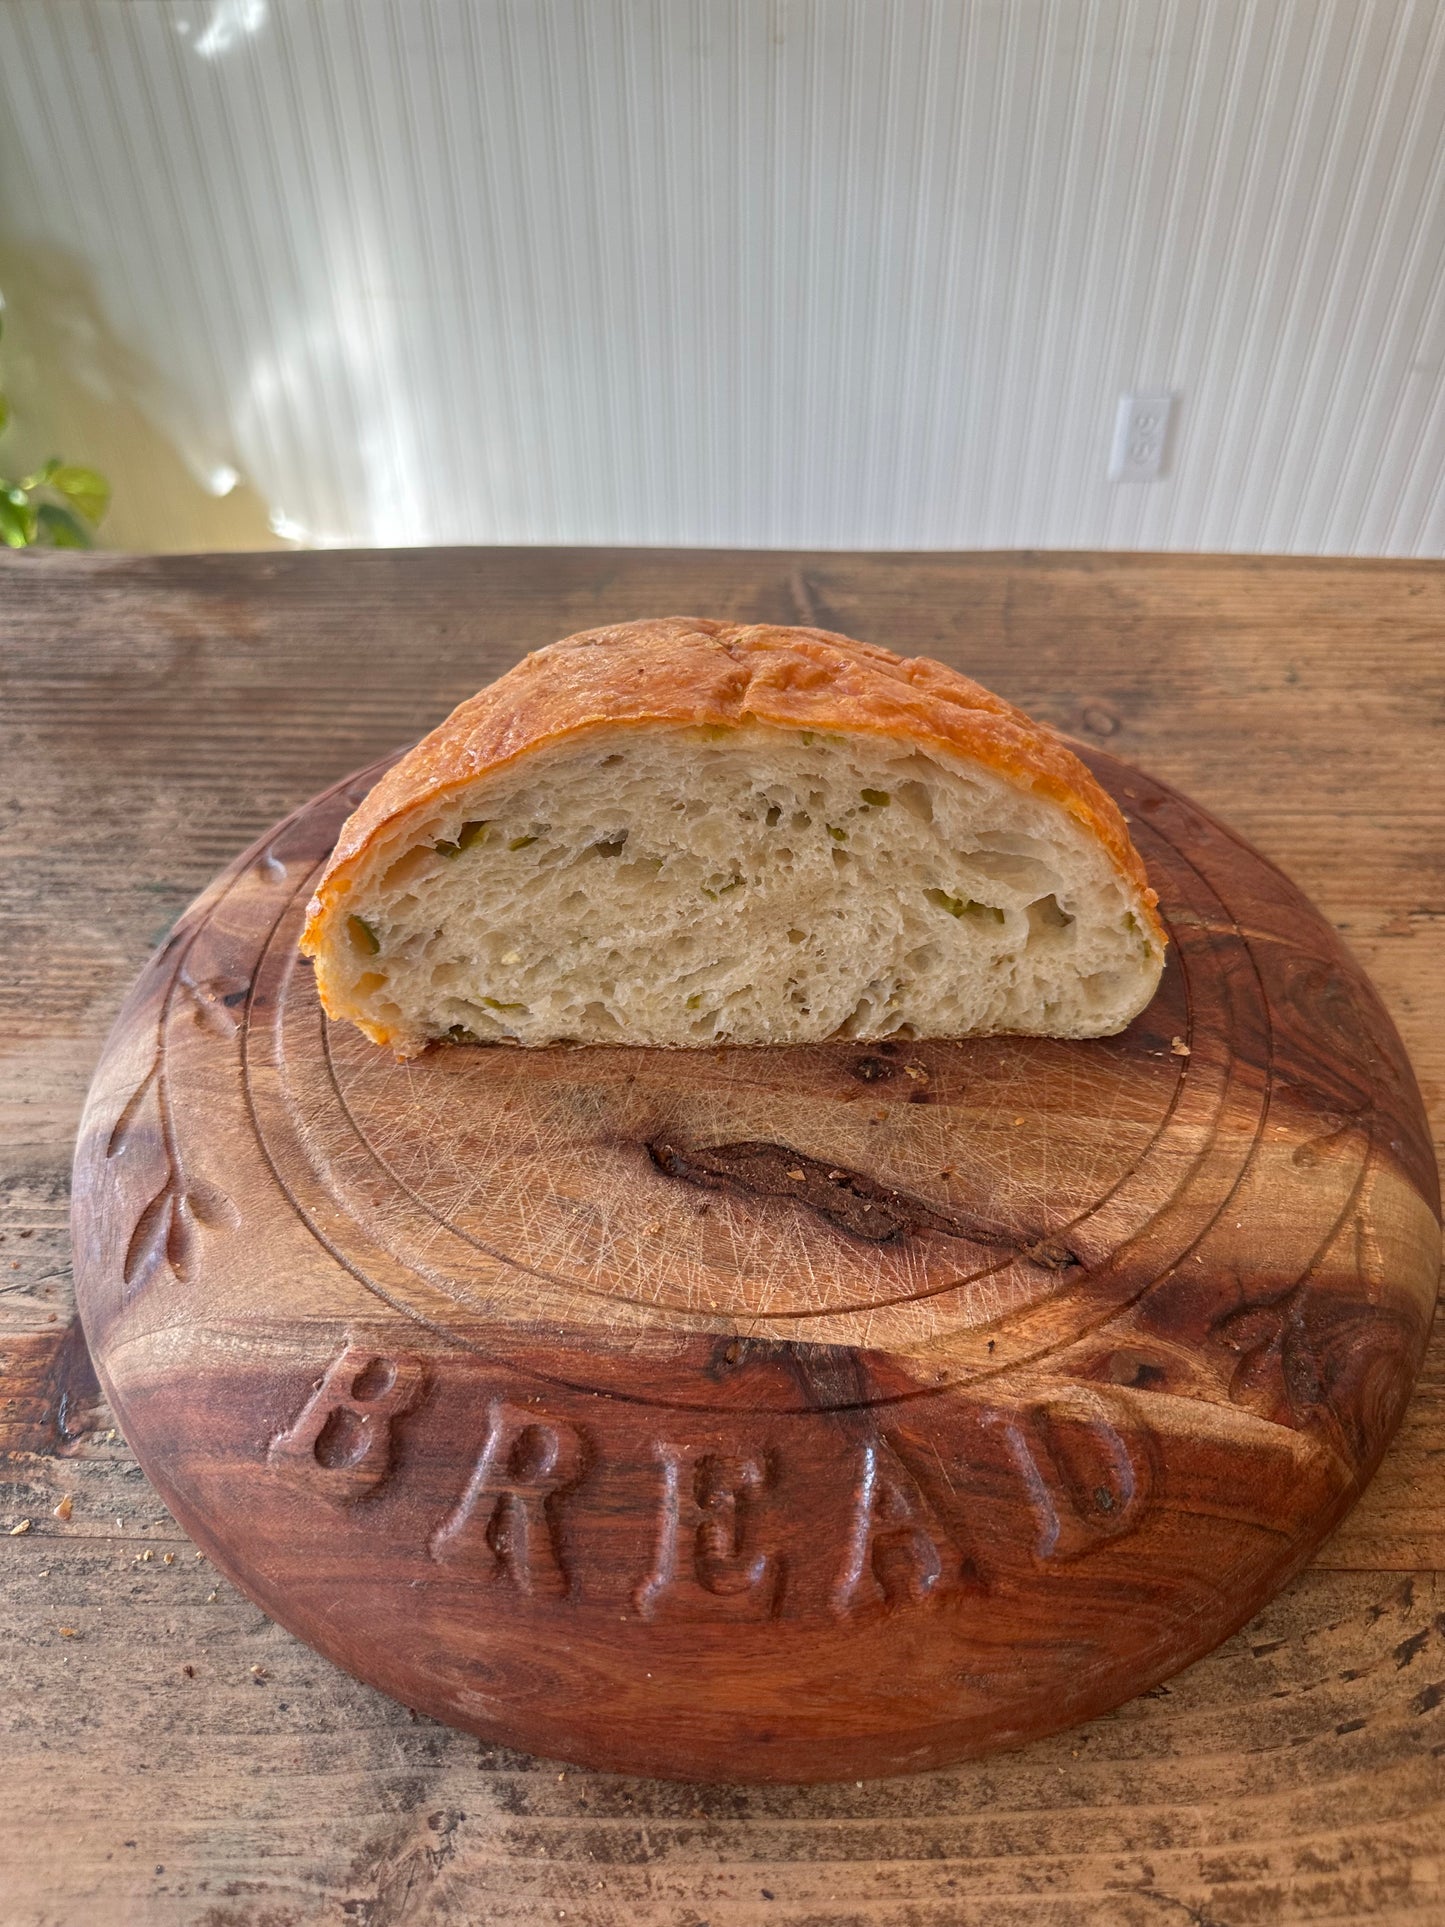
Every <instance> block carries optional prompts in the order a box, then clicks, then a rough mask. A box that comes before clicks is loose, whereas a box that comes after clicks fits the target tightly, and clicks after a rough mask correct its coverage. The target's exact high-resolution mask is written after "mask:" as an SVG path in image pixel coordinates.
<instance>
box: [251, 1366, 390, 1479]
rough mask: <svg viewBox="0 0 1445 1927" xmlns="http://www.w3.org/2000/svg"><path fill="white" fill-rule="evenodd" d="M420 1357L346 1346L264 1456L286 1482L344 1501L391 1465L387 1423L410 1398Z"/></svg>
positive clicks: (384, 1474) (385, 1471)
mask: <svg viewBox="0 0 1445 1927" xmlns="http://www.w3.org/2000/svg"><path fill="white" fill-rule="evenodd" d="M422 1376H423V1374H422V1366H421V1361H420V1360H419V1359H416V1358H412V1357H411V1356H409V1355H407V1354H398V1355H396V1356H386V1355H384V1354H383V1353H380V1352H377V1351H373V1350H371V1349H370V1348H368V1347H367V1346H364V1345H348V1346H347V1347H346V1350H345V1351H344V1352H343V1353H342V1354H341V1356H340V1357H339V1358H337V1359H334V1360H333V1361H332V1363H331V1364H330V1365H329V1366H328V1367H327V1369H326V1372H325V1375H324V1376H323V1377H322V1379H321V1381H320V1383H319V1384H318V1385H317V1386H316V1389H315V1390H314V1391H313V1393H312V1394H311V1397H310V1398H309V1399H308V1400H307V1401H306V1403H305V1405H303V1406H302V1408H301V1410H300V1412H299V1413H298V1414H297V1416H296V1418H295V1420H294V1421H293V1422H292V1424H291V1425H289V1426H288V1427H287V1428H286V1430H285V1431H284V1432H279V1433H278V1434H277V1435H276V1437H275V1438H274V1439H273V1440H272V1441H271V1446H270V1450H269V1451H268V1452H267V1454H266V1457H267V1459H268V1461H269V1462H270V1464H272V1465H273V1466H275V1468H276V1470H277V1471H278V1472H282V1473H284V1474H285V1475H286V1476H287V1477H288V1478H290V1479H291V1480H292V1481H293V1482H295V1483H297V1484H300V1485H302V1486H305V1487H308V1488H309V1489H310V1490H311V1491H313V1492H319V1493H322V1494H323V1495H324V1496H325V1497H326V1498H328V1499H331V1500H334V1501H335V1502H336V1503H337V1504H338V1505H351V1504H354V1503H355V1501H356V1500H358V1499H364V1498H366V1497H367V1495H368V1494H369V1493H372V1492H375V1491H376V1490H377V1488H378V1487H379V1486H380V1485H381V1484H382V1483H383V1482H384V1481H385V1479H386V1478H387V1476H388V1474H389V1473H390V1471H391V1468H392V1455H393V1438H392V1427H393V1426H394V1425H395V1423H396V1421H397V1420H398V1419H399V1418H400V1417H401V1416H402V1414H403V1413H404V1412H408V1411H410V1409H411V1407H412V1406H413V1405H414V1404H415V1403H416V1401H417V1397H418V1394H419V1393H420V1391H421V1388H422Z"/></svg>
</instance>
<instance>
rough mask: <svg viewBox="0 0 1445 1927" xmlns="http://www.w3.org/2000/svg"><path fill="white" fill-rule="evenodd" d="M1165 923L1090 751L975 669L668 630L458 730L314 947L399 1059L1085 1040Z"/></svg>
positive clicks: (1125, 1009) (364, 824)
mask: <svg viewBox="0 0 1445 1927" xmlns="http://www.w3.org/2000/svg"><path fill="white" fill-rule="evenodd" d="M1155 902H1156V898H1155V894H1154V892H1153V891H1152V890H1151V889H1150V888H1149V885H1148V880H1147V878H1146V876H1145V874H1144V867H1143V865H1142V863H1141V862H1140V860H1139V857H1138V854H1137V852H1136V851H1135V849H1134V847H1133V845H1132V843H1131V842H1130V840H1129V833H1128V831H1127V829H1126V827H1125V825H1124V820H1123V818H1122V817H1121V815H1120V814H1119V811H1118V809H1117V808H1116V807H1115V805H1114V803H1113V802H1112V800H1111V799H1110V798H1109V797H1108V796H1106V795H1105V793H1104V791H1103V790H1102V789H1101V788H1100V787H1099V785H1098V784H1097V783H1096V782H1095V781H1094V779H1093V777H1092V776H1091V775H1090V774H1089V772H1088V771H1087V770H1086V769H1085V768H1084V766H1083V764H1082V763H1080V762H1079V760H1078V758H1077V757H1075V756H1074V755H1073V754H1072V753H1071V752H1070V750H1069V749H1067V748H1066V747H1065V745H1064V744H1063V742H1061V741H1060V739H1059V738H1058V737H1057V736H1055V735H1054V734H1053V733H1052V732H1051V731H1049V730H1047V729H1045V728H1043V727H1042V726H1041V725H1039V724H1037V723H1034V722H1031V721H1030V720H1029V718H1028V717H1027V716H1025V715H1024V714H1023V713H1022V711H1020V710H1018V709H1015V708H1013V707H1012V706H1011V705H1010V704H1008V703H1006V702H1004V701H1002V700H1001V699H1000V698H999V697H997V696H992V695H990V694H989V693H988V691H987V690H984V689H981V688H980V687H979V686H978V685H977V684H976V683H973V682H970V681H968V679H967V678H966V677H964V676H960V675H958V674H956V673H955V672H954V671H952V670H950V669H946V668H945V667H944V666H943V665H942V664H941V663H936V662H931V661H929V660H928V659H927V658H922V657H920V658H915V659H914V660H911V661H905V660H904V659H902V658H901V657H898V656H895V655H893V654H892V653H891V652H890V651H888V650H886V649H879V648H874V647H870V646H868V645H866V644H863V643H857V642H850V641H848V640H847V639H846V638H845V637H842V636H835V635H829V634H826V633H825V632H823V631H821V630H816V629H781V628H773V627H763V626H744V627H736V626H730V625H728V624H724V623H720V622H706V621H701V620H690V619H684V618H673V619H669V620H664V621H655V622H634V623H627V624H624V625H622V626H620V627H618V628H611V629H596V630H592V631H590V632H588V633H586V634H583V635H577V636H572V637H569V638H568V639H567V640H566V641H564V642H558V643H555V644H553V646H552V647H551V648H549V649H542V650H539V651H538V652H537V653H536V654H534V655H531V656H528V657H527V658H526V659H525V660H524V661H523V662H521V663H519V664H518V665H517V667H516V668H514V669H512V670H511V671H510V672H509V673H508V674H507V675H505V676H503V677H501V679H500V680H499V681H497V682H495V683H493V684H492V685H491V686H490V687H489V688H487V689H484V690H482V691H481V693H480V694H479V695H477V696H474V697H473V698H472V699H471V700H470V701H469V702H465V703H463V704H462V705H461V707H460V708H459V709H457V710H455V711H454V712H453V714H452V715H451V716H450V717H448V719H447V720H446V722H444V723H443V724H442V725H441V727H440V728H439V729H437V730H434V731H433V732H432V734H431V735H430V736H428V737H427V738H426V739H425V740H424V741H423V742H421V743H419V744H418V745H417V746H416V748H415V749H413V750H412V751H411V752H410V753H409V754H408V755H406V756H404V757H403V758H402V760H401V761H400V762H399V763H398V764H397V765H396V766H395V767H394V768H393V769H392V770H391V771H390V772H389V773H388V774H387V775H386V776H384V777H383V778H382V780H381V782H380V783H378V784H377V786H376V788H375V789H374V790H373V791H372V792H371V794H370V795H369V796H368V797H367V799H366V801H365V802H364V803H363V804H362V806H361V807H360V809H358V810H357V811H356V813H355V815H354V816H352V817H351V818H350V820H349V821H348V822H347V823H346V825H345V826H344V828H343V829H342V832H341V836H340V839H339V840H338V842H337V845H336V848H335V851H334V853H333V855H332V857H331V860H330V862H329V863H328V864H327V867H326V870H325V872H324V874H323V876H322V879H321V883H320V885H319V887H318V889H317V892H316V896H315V898H314V899H313V901H312V904H311V909H310V915H309V917H308V920H307V924H306V930H305V935H304V938H303V940H302V948H303V950H304V951H305V953H306V954H307V955H308V956H310V957H313V958H314V959H315V962H316V980H317V984H318V987H319V989H320V994H321V999H322V1002H323V1004H324V1005H325V1007H326V1009H327V1011H328V1012H329V1014H330V1015H331V1016H333V1017H338V1018H349V1019H350V1020H351V1021H352V1022H353V1023H355V1024H357V1025H358V1026H359V1027H360V1028H361V1029H362V1030H363V1031H364V1032H365V1033H366V1034H367V1036H368V1037H370V1038H372V1039H373V1040H374V1041H375V1042H377V1043H379V1044H387V1045H390V1046H391V1048H392V1049H393V1050H394V1051H395V1052H396V1053H397V1055H398V1056H399V1057H409V1056H413V1055H415V1054H416V1052H418V1051H419V1050H421V1049H422V1048H423V1047H424V1046H425V1045H426V1044H427V1043H428V1042H430V1041H432V1040H433V1039H440V1038H450V1039H453V1040H455V1041H458V1042H488V1043H490V1042H507V1043H514V1044H534V1045H541V1044H554V1043H563V1042H570V1043H581V1044H650V1045H693V1046H702V1045H712V1044H719V1043H732V1044H801V1043H815V1042H818V1041H820V1040H822V1039H824V1038H828V1037H856V1038H880V1037H888V1036H893V1035H897V1034H902V1035H905V1036H917V1037H963V1036H970V1035H977V1034H980V1033H989V1032H1003V1031H1013V1032H1023V1033H1032V1034H1040V1035H1049V1036H1059V1037H1095V1036H1107V1035H1110V1034H1112V1033H1113V1032H1116V1031H1119V1030H1122V1029H1123V1028H1124V1026H1125V1025H1126V1024H1127V1023H1128V1022H1129V1021H1130V1019H1131V1018H1132V1017H1134V1016H1136V1015H1137V1013H1138V1012H1139V1011H1141V1010H1142V1009H1143V1008H1144V1006H1145V1005H1146V1004H1147V1003H1148V1002H1149V999H1150V998H1151V997H1152V996H1153V994H1154V990H1155V987H1156V986H1157V984H1158V981H1159V975H1160V972H1161V970H1162V968H1163V960H1164V943H1165V938H1164V931H1163V927H1162V925H1161V924H1160V922H1159V919H1158V916H1157V914H1156V912H1155V907H1154V906H1155Z"/></svg>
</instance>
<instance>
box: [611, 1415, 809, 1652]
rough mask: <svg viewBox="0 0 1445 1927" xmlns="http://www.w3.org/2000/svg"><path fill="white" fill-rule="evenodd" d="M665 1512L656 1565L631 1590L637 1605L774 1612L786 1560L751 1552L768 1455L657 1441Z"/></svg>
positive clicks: (648, 1609)
mask: <svg viewBox="0 0 1445 1927" xmlns="http://www.w3.org/2000/svg"><path fill="white" fill-rule="evenodd" d="M654 1450H655V1452H656V1456H657V1460H658V1463H659V1465H660V1466H661V1467H662V1511H661V1514H660V1516H659V1519H658V1534H657V1553H656V1556H655V1558H654V1560H653V1565H652V1571H651V1572H650V1573H649V1574H648V1576H647V1578H646V1579H644V1580H643V1582H642V1584H641V1585H640V1586H639V1587H638V1588H637V1591H636V1593H635V1594H634V1600H635V1603H636V1606H637V1610H638V1611H639V1612H640V1613H642V1614H643V1615H644V1616H645V1617H648V1618H651V1617H652V1616H653V1615H654V1614H657V1613H662V1612H672V1611H681V1612H692V1613H699V1612H700V1613H703V1614H705V1615H706V1616H707V1617H709V1618H715V1617H716V1616H717V1615H718V1614H719V1613H723V1614H725V1615H727V1616H729V1617H732V1618H735V1619H760V1618H763V1617H765V1616H766V1615H767V1614H769V1613H770V1612H772V1611H774V1610H775V1609H776V1606H777V1602H778V1598H779V1588H780V1586H781V1583H782V1561H781V1560H780V1559H779V1558H778V1557H777V1556H776V1555H775V1554H774V1553H771V1552H761V1551H750V1550H749V1545H748V1540H749V1537H750V1531H749V1522H750V1516H751V1514H752V1513H753V1511H754V1510H755V1509H756V1500H757V1495H758V1494H759V1493H760V1492H761V1491H762V1490H763V1489H764V1487H765V1486H766V1485H767V1484H768V1483H769V1479H770V1476H771V1466H770V1464H769V1461H768V1457H767V1455H766V1454H765V1453H758V1454H754V1455H753V1456H751V1457H749V1458H729V1457H727V1456H725V1455H723V1454H721V1453H716V1452H708V1451H706V1450H704V1449H703V1448H702V1447H700V1446H696V1445H669V1444H666V1443H660V1444H658V1445H657V1446H656V1447H655V1448H654Z"/></svg>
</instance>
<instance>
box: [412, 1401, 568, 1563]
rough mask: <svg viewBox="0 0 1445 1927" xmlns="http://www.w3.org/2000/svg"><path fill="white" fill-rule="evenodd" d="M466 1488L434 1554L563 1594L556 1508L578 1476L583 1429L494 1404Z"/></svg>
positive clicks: (434, 1538)
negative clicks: (484, 1437) (465, 1561)
mask: <svg viewBox="0 0 1445 1927" xmlns="http://www.w3.org/2000/svg"><path fill="white" fill-rule="evenodd" d="M488 1417H489V1421H490V1423H489V1426H488V1430H487V1438H486V1443H485V1444H484V1445H483V1447H482V1450H481V1453H480V1455H479V1457H478V1459H477V1462H476V1465H475V1466H474V1467H473V1470H472V1476H471V1478H470V1479H469V1480H468V1482H467V1489H466V1491H465V1492H464V1493H463V1494H462V1496H461V1498H460V1499H459V1500H458V1502H457V1504H456V1507H455V1508H454V1510H453V1511H452V1513H451V1514H450V1516H449V1517H448V1518H447V1519H446V1520H445V1521H444V1523H443V1524H442V1525H441V1526H439V1527H438V1529H437V1530H436V1532H435V1533H433V1535H432V1541H431V1553H432V1557H433V1558H434V1559H445V1560H449V1561H450V1560H453V1559H459V1558H466V1559H468V1560H469V1561H470V1562H471V1563H473V1564H476V1565H477V1566H479V1568H480V1570H481V1572H482V1574H483V1575H484V1576H486V1577H488V1578H491V1579H495V1580H501V1581H505V1582H506V1583H507V1584H509V1585H511V1586H513V1587H514V1588H515V1589H516V1590H517V1591H518V1592H520V1593H523V1594H525V1595H527V1596H528V1597H529V1598H530V1597H535V1598H540V1599H563V1598H565V1597H566V1594H567V1589H568V1580H567V1571H566V1568H565V1566H564V1565H563V1563H562V1554H561V1548H560V1546H559V1544H558V1539H557V1521H556V1518H555V1516H554V1505H555V1501H556V1498H557V1496H558V1494H559V1493H561V1492H564V1491H566V1490H567V1488H568V1487H569V1486H573V1485H575V1484H576V1483H577V1481H578V1479H579V1478H580V1477H581V1476H582V1469H583V1464H584V1460H585V1456H586V1454H585V1449H584V1446H583V1443H582V1437H581V1434H580V1433H579V1432H578V1431H576V1429H575V1428H574V1427H573V1426H570V1425H568V1424H566V1423H565V1422H564V1421H563V1420H561V1419H552V1418H544V1417H543V1416H542V1415H541V1414H540V1413H538V1412H536V1411H533V1410H531V1409H529V1408H528V1407H526V1406H519V1405H508V1404H507V1403H506V1402H505V1401H504V1400H502V1399H497V1400H495V1401H494V1402H493V1404H492V1407H491V1410H490V1412H489V1414H488Z"/></svg>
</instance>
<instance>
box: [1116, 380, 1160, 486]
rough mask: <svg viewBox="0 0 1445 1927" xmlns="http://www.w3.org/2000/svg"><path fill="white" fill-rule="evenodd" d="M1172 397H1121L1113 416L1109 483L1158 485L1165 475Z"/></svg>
mask: <svg viewBox="0 0 1445 1927" xmlns="http://www.w3.org/2000/svg"><path fill="white" fill-rule="evenodd" d="M1173 411H1174V397H1173V396H1172V395H1120V397H1119V407H1118V411H1117V413H1116V414H1115V416H1114V451H1113V453H1112V455H1111V456H1110V457H1109V480H1110V481H1111V482H1157V481H1158V480H1159V477H1160V475H1161V474H1162V473H1163V472H1164V455H1165V450H1166V447H1167V445H1168V441H1169V418H1170V416H1171V414H1172V413H1173Z"/></svg>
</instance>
